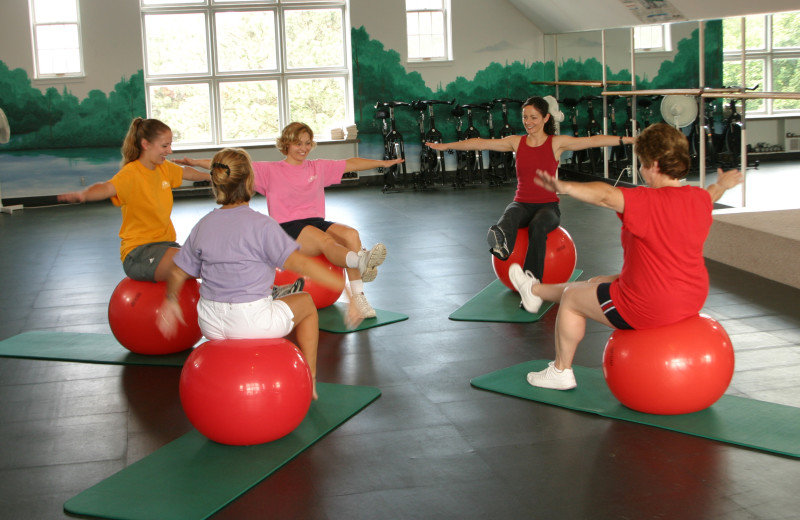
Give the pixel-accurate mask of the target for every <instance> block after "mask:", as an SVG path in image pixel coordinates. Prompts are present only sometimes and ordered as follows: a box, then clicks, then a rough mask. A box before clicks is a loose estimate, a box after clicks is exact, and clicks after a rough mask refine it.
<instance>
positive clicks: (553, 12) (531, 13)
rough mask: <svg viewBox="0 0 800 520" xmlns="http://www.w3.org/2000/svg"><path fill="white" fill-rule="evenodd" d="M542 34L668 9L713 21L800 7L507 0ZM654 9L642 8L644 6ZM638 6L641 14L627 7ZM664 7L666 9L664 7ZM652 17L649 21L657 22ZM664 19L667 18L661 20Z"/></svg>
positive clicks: (628, 20)
mask: <svg viewBox="0 0 800 520" xmlns="http://www.w3.org/2000/svg"><path fill="white" fill-rule="evenodd" d="M509 1H510V2H511V3H512V4H513V5H514V6H516V7H517V9H519V10H520V11H521V12H522V13H523V14H524V15H525V16H527V17H528V18H529V19H530V20H531V22H533V24H534V25H536V26H537V27H539V28H540V29H541V30H542V31H543V32H544V33H545V34H558V33H568V32H577V31H589V30H596V29H611V28H615V27H632V26H634V25H645V24H647V23H648V21H647V18H646V15H648V14H650V13H660V12H669V11H670V7H671V8H672V10H673V11H677V12H678V13H679V14H680V15H682V16H683V19H684V20H713V19H718V18H728V17H731V16H742V15H746V14H762V13H777V12H781V11H796V10H798V9H800V2H798V0H759V1H754V0H650V1H648V0H509ZM648 4H649V5H651V6H658V9H653V8H651V9H646V6H647V5H648ZM634 7H638V8H639V9H640V11H639V12H640V13H642V17H641V19H640V17H639V16H637V15H636V14H634V13H633V12H632V10H631V8H634ZM665 7H666V9H665ZM662 20H663V19H654V20H652V21H650V22H649V23H653V22H659V23H660V22H661V21H662ZM663 21H667V20H663Z"/></svg>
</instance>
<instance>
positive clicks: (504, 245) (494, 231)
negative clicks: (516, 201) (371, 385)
mask: <svg viewBox="0 0 800 520" xmlns="http://www.w3.org/2000/svg"><path fill="white" fill-rule="evenodd" d="M486 241H487V242H488V243H489V252H490V253H492V254H493V255H494V256H496V257H497V258H499V259H500V260H508V257H509V256H510V255H511V251H509V250H508V241H507V240H506V234H505V233H503V230H502V229H500V228H499V227H497V226H496V225H495V226H492V227H490V228H489V233H488V234H487V235H486Z"/></svg>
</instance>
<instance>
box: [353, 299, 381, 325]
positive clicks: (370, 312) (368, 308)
mask: <svg viewBox="0 0 800 520" xmlns="http://www.w3.org/2000/svg"><path fill="white" fill-rule="evenodd" d="M353 301H354V302H355V304H356V308H357V309H358V312H360V313H361V317H362V318H364V319H366V318H374V317H375V316H377V314H375V309H373V308H372V305H370V304H369V302H368V301H367V297H366V296H365V295H364V293H358V294H354V295H353Z"/></svg>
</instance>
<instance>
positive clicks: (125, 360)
mask: <svg viewBox="0 0 800 520" xmlns="http://www.w3.org/2000/svg"><path fill="white" fill-rule="evenodd" d="M191 352H192V351H191V349H187V350H184V351H183V352H178V353H176V354H165V355H161V356H146V355H142V354H134V353H133V352H131V351H130V350H128V349H126V348H125V347H123V346H122V345H120V344H119V342H118V341H117V340H116V338H114V336H112V335H111V334H85V333H80V332H50V331H30V332H23V333H22V334H18V335H16V336H13V337H10V338H8V339H4V340H3V341H0V357H14V358H26V359H46V360H51V361H77V362H79V363H99V364H106V365H157V366H170V367H173V366H174V367H182V366H183V362H184V361H186V358H187V357H189V354H190V353H191Z"/></svg>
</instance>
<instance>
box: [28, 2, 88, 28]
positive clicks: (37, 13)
mask: <svg viewBox="0 0 800 520" xmlns="http://www.w3.org/2000/svg"><path fill="white" fill-rule="evenodd" d="M33 13H34V18H36V20H35V22H36V23H37V24H39V23H53V22H77V21H78V9H77V3H76V2H75V1H74V0H35V1H34V2H33Z"/></svg>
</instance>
